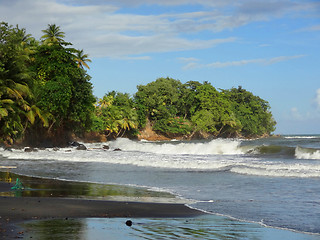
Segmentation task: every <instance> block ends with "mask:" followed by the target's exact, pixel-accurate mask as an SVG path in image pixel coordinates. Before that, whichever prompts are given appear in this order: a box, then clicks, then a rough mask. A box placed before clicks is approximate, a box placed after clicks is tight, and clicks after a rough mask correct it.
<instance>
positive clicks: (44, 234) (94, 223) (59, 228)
mask: <svg viewBox="0 0 320 240" xmlns="http://www.w3.org/2000/svg"><path fill="white" fill-rule="evenodd" d="M126 221H127V219H125V218H111V219H99V218H91V219H68V220H66V219H63V220H48V221H30V222H28V223H26V224H23V225H22V227H23V228H24V229H25V232H24V234H23V236H24V238H25V239H29V238H31V237H32V239H55V240H65V239H70V240H71V239H74V240H94V239H108V240H127V239H130V240H131V239H132V240H134V239H150V240H153V239H281V240H298V239H299V240H316V239H319V236H315V235H306V234H302V233H295V232H291V231H286V230H281V229H273V228H266V227H262V226H260V225H258V224H253V223H246V222H239V221H236V220H232V219H230V218H226V217H221V216H214V215H205V216H201V217H197V218H191V219H181V218H174V219H144V218H141V219H139V218H138V219H132V221H133V225H132V226H131V227H128V226H126V224H125V222H126Z"/></svg>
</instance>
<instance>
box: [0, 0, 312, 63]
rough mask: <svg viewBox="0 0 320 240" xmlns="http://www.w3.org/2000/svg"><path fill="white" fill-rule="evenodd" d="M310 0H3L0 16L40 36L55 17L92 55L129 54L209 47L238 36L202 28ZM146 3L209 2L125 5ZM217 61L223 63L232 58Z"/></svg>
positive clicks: (269, 14)
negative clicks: (155, 8)
mask: <svg viewBox="0 0 320 240" xmlns="http://www.w3.org/2000/svg"><path fill="white" fill-rule="evenodd" d="M310 4H311V3H310ZM310 4H298V3H296V2H292V1H287V0H282V1H277V2H275V1H270V2H262V1H259V0H252V1H248V0H242V1H231V0H215V1H212V0H199V1H197V2H196V4H195V1H193V0H163V1H158V0H149V1H146V0H137V1H131V0H117V1H116V0H93V1H89V0H77V1H76V0H69V1H67V0H11V1H6V0H0V5H1V7H0V16H1V20H2V21H6V22H8V23H10V24H12V25H15V24H19V26H20V27H24V28H26V29H27V32H28V33H31V34H32V35H33V36H35V37H36V38H40V36H41V35H42V32H41V30H42V29H45V28H46V27H47V24H51V23H55V24H57V25H59V26H60V27H61V29H62V31H64V32H65V33H66V41H70V42H72V43H73V44H74V45H75V47H77V48H80V49H84V50H85V52H88V53H89V55H90V57H126V56H128V55H146V54H149V53H153V52H168V51H181V50H194V49H205V48H211V47H214V46H216V45H218V44H221V43H225V42H234V41H235V40H236V38H234V37H226V38H223V39H205V40H204V39H197V38H195V37H194V36H195V35H192V34H198V33H199V32H201V31H211V32H218V31H223V30H226V29H234V28H236V27H239V26H243V25H246V24H248V23H251V22H256V21H266V20H269V19H271V18H273V17H280V16H282V15H283V14H285V13H287V12H290V11H291V12H292V11H293V12H295V11H298V10H297V9H298V7H299V6H300V8H301V9H302V7H301V5H303V6H304V11H307V10H308V9H310V7H309V8H307V7H306V5H308V6H309V5H310ZM141 5H144V6H146V7H148V6H150V5H159V6H166V7H168V6H182V5H183V6H187V5H189V6H195V5H197V6H200V5H202V6H204V7H202V8H198V10H197V11H196V10H193V8H191V7H190V8H186V9H189V10H185V11H184V12H175V11H172V12H170V13H165V12H162V13H161V12H160V13H157V14H153V13H152V12H150V14H147V15H146V14H136V13H124V11H121V10H123V9H122V8H126V9H128V8H130V7H135V8H136V7H138V6H141ZM199 9H202V11H199ZM203 9H205V10H203ZM129 10H130V9H129ZM128 12H130V11H128ZM189 36H192V37H191V38H190V37H189ZM131 57H135V56H131ZM138 58H139V57H138ZM140 58H141V57H140ZM251 61H253V60H249V62H251ZM231 64H235V65H237V64H240V65H241V64H245V63H236V62H235V63H231ZM215 65H216V66H218V67H219V66H224V65H228V64H225V63H222V64H221V63H216V64H213V66H215Z"/></svg>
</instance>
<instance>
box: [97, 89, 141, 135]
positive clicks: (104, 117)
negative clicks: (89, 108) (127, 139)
mask: <svg viewBox="0 0 320 240" xmlns="http://www.w3.org/2000/svg"><path fill="white" fill-rule="evenodd" d="M137 129H138V115H137V112H136V111H135V109H134V106H133V101H132V99H131V98H130V96H129V94H127V93H119V92H115V91H112V92H109V93H107V94H106V95H105V96H104V97H103V98H102V99H99V101H98V103H97V107H96V117H95V118H94V125H93V128H92V130H98V131H100V132H105V133H106V134H107V135H112V136H116V137H117V136H123V135H124V134H125V133H128V134H129V135H136V134H137Z"/></svg>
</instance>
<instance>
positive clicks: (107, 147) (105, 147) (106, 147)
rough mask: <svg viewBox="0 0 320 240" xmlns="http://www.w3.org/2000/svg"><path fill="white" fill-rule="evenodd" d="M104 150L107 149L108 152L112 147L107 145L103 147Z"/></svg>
mask: <svg viewBox="0 0 320 240" xmlns="http://www.w3.org/2000/svg"><path fill="white" fill-rule="evenodd" d="M102 148H103V149H106V150H108V149H109V148H110V147H109V146H107V145H103V147H102Z"/></svg>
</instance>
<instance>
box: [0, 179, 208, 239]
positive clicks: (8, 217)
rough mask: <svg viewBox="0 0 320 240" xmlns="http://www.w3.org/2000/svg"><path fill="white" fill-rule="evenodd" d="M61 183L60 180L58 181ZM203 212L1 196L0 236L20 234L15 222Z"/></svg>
mask: <svg viewBox="0 0 320 240" xmlns="http://www.w3.org/2000/svg"><path fill="white" fill-rule="evenodd" d="M61 182H63V181H61ZM12 186H13V184H12V183H6V182H0V192H9V191H11V187H12ZM202 214H203V213H202V212H200V211H197V210H194V209H191V208H188V207H187V206H185V205H184V204H171V203H169V204H168V203H146V202H124V201H123V202H120V201H104V200H88V199H72V198H63V197H59V198H58V197H0V217H1V218H0V237H2V238H3V239H12V238H16V237H19V236H21V235H22V234H23V229H19V227H17V225H16V223H21V222H24V221H28V220H41V219H68V218H93V217H94V218H112V217H122V218H142V217H143V218H151V217H152V218H171V217H183V218H184V217H195V216H199V215H202Z"/></svg>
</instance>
